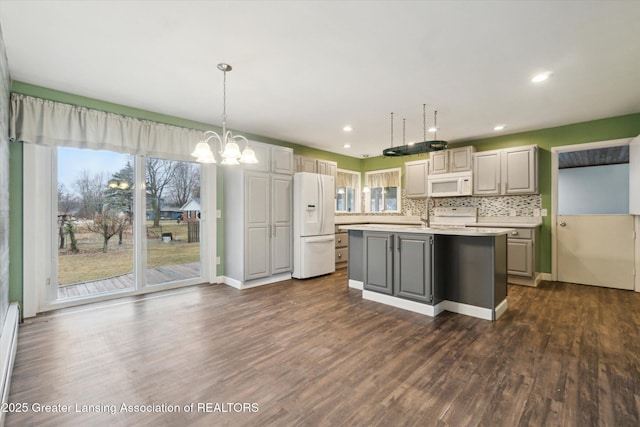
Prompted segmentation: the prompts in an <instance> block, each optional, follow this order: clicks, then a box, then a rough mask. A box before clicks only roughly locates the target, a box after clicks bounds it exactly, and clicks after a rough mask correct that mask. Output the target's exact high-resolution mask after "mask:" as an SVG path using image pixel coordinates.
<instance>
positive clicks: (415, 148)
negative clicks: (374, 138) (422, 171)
mask: <svg viewBox="0 0 640 427" xmlns="http://www.w3.org/2000/svg"><path fill="white" fill-rule="evenodd" d="M426 108H427V105H426V104H422V132H423V138H424V141H422V142H416V143H414V144H407V145H400V146H398V147H394V146H393V113H391V147H390V148H386V149H384V150H382V155H383V156H385V157H399V156H410V155H412V154H422V153H429V152H431V151H439V150H444V149H445V148H447V145H448V144H447V141H442V140H439V139H438V112H437V111H434V112H433V127H434V129H435V133H434V135H433V136H434V139H433V140H431V141H427V113H426ZM403 129H404V126H403ZM402 143H403V144H404V130H403V141H402Z"/></svg>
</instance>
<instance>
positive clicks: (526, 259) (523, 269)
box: [507, 239, 533, 277]
mask: <svg viewBox="0 0 640 427" xmlns="http://www.w3.org/2000/svg"><path fill="white" fill-rule="evenodd" d="M507 272H508V273H509V274H514V275H517V276H526V277H533V241H531V240H528V239H520V240H516V239H509V240H508V242H507Z"/></svg>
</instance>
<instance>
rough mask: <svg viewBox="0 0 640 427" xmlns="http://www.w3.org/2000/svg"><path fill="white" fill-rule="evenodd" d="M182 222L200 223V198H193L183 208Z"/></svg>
mask: <svg viewBox="0 0 640 427" xmlns="http://www.w3.org/2000/svg"><path fill="white" fill-rule="evenodd" d="M180 210H181V211H182V220H183V221H185V222H195V221H200V198H199V197H193V198H191V199H190V200H189V201H188V202H187V203H185V204H184V206H183V207H182V208H180Z"/></svg>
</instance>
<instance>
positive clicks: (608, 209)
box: [558, 163, 629, 215]
mask: <svg viewBox="0 0 640 427" xmlns="http://www.w3.org/2000/svg"><path fill="white" fill-rule="evenodd" d="M628 213H629V164H628V163H627V164H621V165H605V166H590V167H584V168H571V169H560V170H559V171H558V214H559V215H586V214H594V215H595V214H628Z"/></svg>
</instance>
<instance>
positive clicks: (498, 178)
mask: <svg viewBox="0 0 640 427" xmlns="http://www.w3.org/2000/svg"><path fill="white" fill-rule="evenodd" d="M537 192H538V147H537V146H536V145H526V146H523V147H513V148H506V149H503V150H491V151H481V152H479V153H475V154H473V194H474V195H478V196H490V195H511V194H536V193H537Z"/></svg>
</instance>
